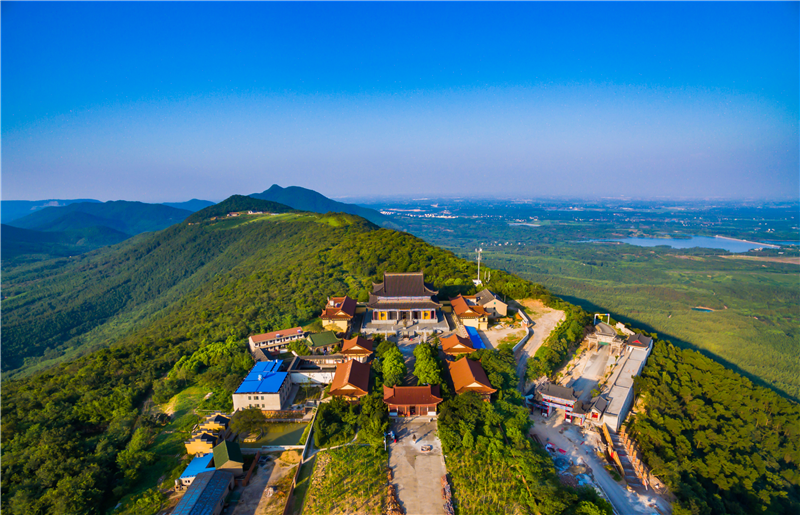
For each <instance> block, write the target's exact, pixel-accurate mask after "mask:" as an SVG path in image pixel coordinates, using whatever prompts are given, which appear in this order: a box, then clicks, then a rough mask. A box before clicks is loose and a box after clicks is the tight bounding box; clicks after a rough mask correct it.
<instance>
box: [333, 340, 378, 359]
mask: <svg viewBox="0 0 800 515" xmlns="http://www.w3.org/2000/svg"><path fill="white" fill-rule="evenodd" d="M374 345H375V342H373V341H372V340H368V339H366V338H364V337H363V336H357V337H355V338H350V339H349V340H344V343H343V344H342V351H341V352H340V354H342V355H344V356H347V357H348V358H352V359H355V360H357V361H360V362H361V363H366V361H367V360H368V359H369V357H370V356H372V351H373V348H374Z"/></svg>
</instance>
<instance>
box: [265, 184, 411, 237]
mask: <svg viewBox="0 0 800 515" xmlns="http://www.w3.org/2000/svg"><path fill="white" fill-rule="evenodd" d="M250 196H251V197H253V198H257V199H262V200H269V201H272V202H279V203H281V204H285V205H287V206H289V207H292V208H294V209H297V210H300V211H311V212H313V213H347V214H351V215H356V216H360V217H362V218H366V219H367V220H369V221H370V222H372V223H374V224H376V225H378V226H382V227H392V228H396V226H395V225H394V224H392V223H391V222H390V221H389V219H388V218H387V217H385V216H383V215H382V214H380V213H379V212H377V211H375V210H374V209H369V208H366V207H361V206H358V205H356V204H345V203H344V202H337V201H335V200H332V199H329V198H328V197H326V196H325V195H323V194H322V193H319V192H317V191H314V190H310V189H308V188H303V187H301V186H288V187H286V188H282V187H280V186H278V185H277V184H273V185H272V186H270V188H269V189H268V190H266V191H263V192H261V193H253V194H252V195H250Z"/></svg>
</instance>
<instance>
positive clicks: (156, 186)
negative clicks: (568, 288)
mask: <svg viewBox="0 0 800 515" xmlns="http://www.w3.org/2000/svg"><path fill="white" fill-rule="evenodd" d="M1 8H2V120H1V121H2V186H3V190H2V198H4V199H42V198H79V197H80V198H87V197H88V198H97V199H101V200H109V199H127V200H143V201H154V202H155V201H168V200H187V199H189V198H192V197H198V198H206V199H211V200H220V199H222V198H225V197H226V196H228V195H230V194H233V193H252V192H256V191H262V190H264V189H266V188H267V187H269V186H270V185H271V184H273V183H278V184H281V185H283V186H288V185H300V186H305V187H309V188H313V189H316V190H318V191H320V192H322V193H324V194H326V195H328V196H345V195H353V196H359V197H363V196H365V195H370V194H375V195H385V194H395V195H396V194H409V195H415V194H426V195H480V196H487V195H499V196H530V197H535V196H539V195H576V196H594V195H614V194H624V195H632V196H684V197H706V196H718V197H731V198H739V197H751V198H752V197H773V198H775V197H783V198H797V197H798V195H800V172H799V171H798V170H799V169H800V158H799V150H798V147H799V143H798V141H799V140H800V138H799V135H798V100H799V97H800V87H799V85H798V83H799V79H798V76H799V74H800V62H799V61H800V57H799V52H798V49H799V47H800V33H799V31H798V25H799V23H800V22H799V21H798V20H799V19H800V16H799V11H798V3H796V2H795V3H721V2H712V3H691V2H678V3H661V2H656V3H628V2H625V3H612V4H606V3H577V2H575V3H573V2H565V3H503V4H496V3H488V4H487V3H435V4H434V3H422V4H420V3H396V4H390V3H378V4H375V3H323V4H318V3H288V4H284V3H256V2H245V3H189V2H176V3H150V2H145V3H98V2H81V3H62V2H57V3H40V2H30V3H13V2H2V7H1Z"/></svg>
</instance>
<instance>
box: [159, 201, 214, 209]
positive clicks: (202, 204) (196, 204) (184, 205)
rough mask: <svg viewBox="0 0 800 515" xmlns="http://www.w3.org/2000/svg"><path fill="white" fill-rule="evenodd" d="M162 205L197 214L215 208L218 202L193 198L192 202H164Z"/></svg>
mask: <svg viewBox="0 0 800 515" xmlns="http://www.w3.org/2000/svg"><path fill="white" fill-rule="evenodd" d="M161 204H163V205H165V206H169V207H174V208H176V209H185V210H187V211H191V212H192V213H195V212H197V211H200V210H201V209H205V208H207V207H209V206H213V205H214V204H216V202H211V201H210V200H200V199H196V198H193V199H192V200H187V201H186V202H162V203H161Z"/></svg>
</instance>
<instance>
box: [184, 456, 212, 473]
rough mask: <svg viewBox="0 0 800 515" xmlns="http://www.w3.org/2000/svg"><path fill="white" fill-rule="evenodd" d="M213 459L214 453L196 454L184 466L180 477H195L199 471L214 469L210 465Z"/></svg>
mask: <svg viewBox="0 0 800 515" xmlns="http://www.w3.org/2000/svg"><path fill="white" fill-rule="evenodd" d="M212 459H214V453H212V452H209V453H208V454H203V455H201V456H197V457H196V458H195V459H193V460H192V461H191V462H189V465H188V466H187V467H186V470H184V471H183V474H181V479H184V478H190V477H195V476H196V475H197V474H200V473H201V472H207V471H209V470H214V467H212V466H211V460H212Z"/></svg>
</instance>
